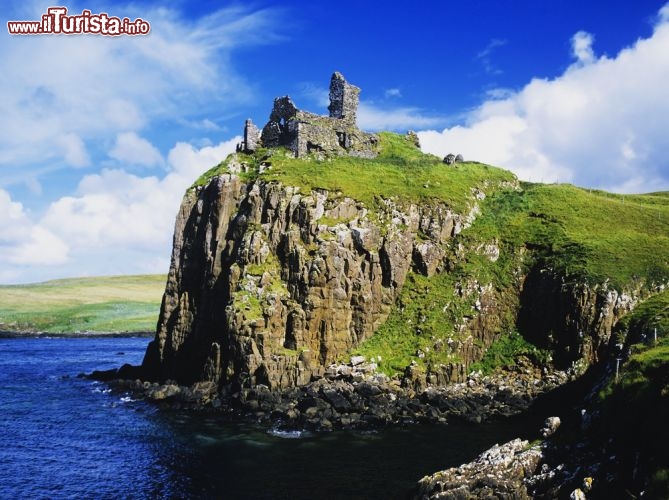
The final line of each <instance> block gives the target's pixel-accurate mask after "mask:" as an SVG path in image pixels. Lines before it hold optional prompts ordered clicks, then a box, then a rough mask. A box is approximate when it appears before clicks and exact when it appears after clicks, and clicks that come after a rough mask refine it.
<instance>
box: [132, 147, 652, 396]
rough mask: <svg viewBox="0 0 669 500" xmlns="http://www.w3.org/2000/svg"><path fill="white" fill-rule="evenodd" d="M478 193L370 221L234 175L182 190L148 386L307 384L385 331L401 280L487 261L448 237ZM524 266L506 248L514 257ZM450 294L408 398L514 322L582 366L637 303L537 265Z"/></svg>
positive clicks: (382, 211)
mask: <svg viewBox="0 0 669 500" xmlns="http://www.w3.org/2000/svg"><path fill="white" fill-rule="evenodd" d="M234 163H235V159H234V158H233V159H232V160H231V164H234ZM484 197H485V195H484V193H482V192H481V191H476V192H474V193H472V196H471V204H470V205H469V206H470V211H469V213H467V214H456V213H453V211H452V210H450V209H449V207H448V206H447V205H446V204H445V203H436V202H430V203H427V202H426V203H423V204H416V203H407V204H405V205H399V204H398V203H396V202H393V201H391V200H385V201H383V202H382V203H381V205H380V208H377V209H375V210H374V212H373V213H370V212H369V210H368V209H367V208H366V207H365V206H363V204H362V203H359V202H357V201H355V200H353V199H351V198H347V197H345V196H343V195H342V194H341V193H333V192H328V191H324V190H314V191H312V192H309V193H301V192H300V190H299V189H298V188H296V187H291V186H285V185H283V184H281V183H278V182H269V181H262V180H260V181H254V182H251V181H243V180H242V179H241V178H240V177H239V176H237V175H234V174H223V175H219V176H217V177H214V178H212V179H211V180H210V181H209V182H208V183H207V184H206V185H205V186H204V187H199V188H193V189H191V190H189V191H188V192H187V193H186V195H185V196H184V199H183V203H182V206H181V208H180V210H179V214H178V217H177V221H176V226H175V233H174V248H173V254H172V263H171V267H170V272H169V277H168V282H167V286H166V290H165V295H164V298H163V303H162V307H161V314H160V320H159V324H158V330H157V334H156V338H155V340H154V341H153V342H152V343H151V345H150V346H149V348H148V350H147V353H146V356H145V359H144V362H143V371H144V374H145V376H146V378H149V379H153V380H161V381H164V380H176V381H178V382H179V383H182V384H191V383H194V382H198V381H213V382H216V383H217V384H220V385H221V386H230V385H232V386H253V385H258V384H263V385H266V386H269V387H270V388H272V389H279V388H286V387H293V386H299V385H304V384H306V383H308V382H309V381H310V380H312V378H313V377H315V376H316V377H318V376H321V375H322V374H323V373H324V371H325V369H326V368H327V367H328V366H329V365H330V364H332V363H334V362H336V361H342V360H347V359H348V357H347V356H348V354H349V353H350V351H351V349H353V348H354V347H356V346H358V345H359V344H360V343H361V342H362V341H364V340H365V339H367V338H369V337H370V336H371V335H372V334H373V333H374V332H375V331H376V330H377V329H378V328H379V326H380V325H381V324H383V322H384V321H385V320H386V319H387V317H388V315H389V314H390V312H391V310H392V308H393V307H395V306H396V304H397V299H398V297H399V294H400V292H401V290H402V287H403V285H404V283H405V280H406V277H407V274H408V273H418V274H422V275H424V276H428V277H429V276H434V275H435V274H439V273H443V272H449V267H452V266H453V259H455V260H458V259H460V260H467V259H468V258H469V256H470V254H471V253H477V252H478V253H483V254H484V255H485V256H486V258H488V259H490V261H495V260H496V259H497V258H498V256H499V251H500V250H499V248H497V247H496V246H495V245H494V244H487V245H479V246H478V247H477V248H466V247H463V246H462V245H461V244H460V243H459V242H458V241H459V240H457V238H456V239H454V237H456V235H458V234H459V233H460V232H461V231H462V230H463V228H466V227H467V226H469V225H470V224H471V223H472V221H473V220H474V219H475V215H476V214H477V213H478V210H479V207H478V204H477V203H478V202H479V201H480V200H481V199H482V198H484ZM524 258H525V256H524V255H523V252H518V257H517V260H518V262H519V263H520V262H521V261H522V260H523V259H524ZM519 269H520V268H519ZM455 288H456V290H455V296H456V297H460V300H461V302H463V303H465V304H470V303H471V306H469V307H466V308H464V309H463V310H462V311H461V312H460V313H459V314H460V316H459V317H458V319H457V324H456V328H455V330H456V331H455V332H454V333H455V334H456V335H454V336H453V339H450V338H449V339H447V345H446V343H445V342H444V339H441V338H437V339H435V340H434V343H433V345H432V346H431V348H432V349H434V350H438V349H447V350H449V351H450V353H452V355H453V356H452V357H453V361H452V362H447V363H441V362H440V363H425V364H423V365H409V366H407V370H406V372H405V384H406V385H407V386H409V387H413V388H414V389H416V390H422V389H424V388H425V387H426V386H427V385H443V384H446V383H451V382H462V381H464V380H466V378H467V375H468V374H469V372H470V371H471V365H472V363H474V362H476V361H478V360H480V359H481V358H482V357H483V355H484V354H485V352H486V350H487V349H488V348H489V347H490V345H491V344H492V343H493V342H494V341H495V340H496V339H498V338H499V337H500V335H502V334H503V333H504V332H506V331H509V329H512V328H514V326H515V325H516V324H517V326H518V327H519V329H520V331H521V332H523V333H524V334H525V336H526V337H527V338H529V339H530V340H531V341H533V342H534V343H535V344H537V345H539V346H540V347H544V348H546V349H550V350H551V351H552V352H553V353H554V359H555V361H556V363H557V365H558V366H559V367H561V368H566V367H569V366H572V365H574V363H577V364H580V366H581V367H582V368H585V367H587V366H588V365H589V364H590V363H592V362H596V361H597V360H599V359H600V358H601V356H602V355H603V353H604V352H605V351H606V349H608V347H609V344H610V343H611V332H612V329H613V327H614V325H615V324H616V323H617V321H618V320H619V319H620V317H622V316H623V315H624V314H625V313H627V312H629V311H630V310H631V309H632V308H633V307H634V305H635V304H636V303H637V302H638V300H639V298H638V296H637V295H636V293H632V292H630V293H629V294H625V293H619V292H618V291H616V290H614V289H608V288H607V287H606V286H604V285H602V286H599V287H594V286H588V285H585V284H576V283H571V284H570V283H565V282H564V279H563V278H562V277H560V276H558V275H556V274H555V273H551V272H549V271H547V270H545V269H543V268H541V267H538V266H536V267H533V268H532V267H531V268H530V270H529V272H528V273H527V274H520V275H518V277H517V279H516V280H515V284H513V285H511V286H510V287H507V288H502V289H500V288H497V287H495V286H494V285H493V284H492V283H490V282H479V281H478V279H477V277H476V276H469V277H466V278H464V279H462V280H460V281H457V282H456V286H455ZM426 293H428V292H426ZM440 307H441V306H440ZM444 307H446V306H444ZM409 321H410V320H409ZM416 354H417V356H418V357H420V356H421V355H422V354H421V352H417V353H416Z"/></svg>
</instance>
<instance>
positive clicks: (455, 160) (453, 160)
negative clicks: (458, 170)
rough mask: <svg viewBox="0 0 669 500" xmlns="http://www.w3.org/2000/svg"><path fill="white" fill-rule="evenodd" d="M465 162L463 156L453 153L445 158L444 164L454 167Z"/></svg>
mask: <svg viewBox="0 0 669 500" xmlns="http://www.w3.org/2000/svg"><path fill="white" fill-rule="evenodd" d="M463 161H465V159H464V157H463V156H462V155H461V154H458V155H457V156H456V155H454V154H453V153H449V154H447V155H446V156H444V163H445V164H446V165H453V164H455V163H462V162H463Z"/></svg>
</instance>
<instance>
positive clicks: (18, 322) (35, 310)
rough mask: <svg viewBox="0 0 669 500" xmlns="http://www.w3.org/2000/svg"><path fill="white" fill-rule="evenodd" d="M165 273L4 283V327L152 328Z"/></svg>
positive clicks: (0, 312)
mask: <svg viewBox="0 0 669 500" xmlns="http://www.w3.org/2000/svg"><path fill="white" fill-rule="evenodd" d="M165 280H166V278H165V276H163V275H143V276H103V277H94V278H72V279H62V280H53V281H47V282H44V283H36V284H29V285H5V286H0V330H4V331H28V332H46V333H76V332H105V333H106V332H109V333H117V332H150V331H154V330H155V328H156V322H157V321H158V313H159V312H160V301H161V298H162V294H163V291H164V289H165Z"/></svg>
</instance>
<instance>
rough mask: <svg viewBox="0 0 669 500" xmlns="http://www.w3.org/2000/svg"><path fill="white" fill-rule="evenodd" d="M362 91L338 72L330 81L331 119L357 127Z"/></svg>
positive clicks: (329, 109)
mask: <svg viewBox="0 0 669 500" xmlns="http://www.w3.org/2000/svg"><path fill="white" fill-rule="evenodd" d="M359 102H360V89H359V88H358V87H356V86H355V85H351V84H350V83H348V82H347V81H346V80H345V79H344V76H343V75H342V74H341V73H339V72H338V71H336V72H335V73H334V74H333V75H332V78H331V79H330V105H329V106H328V111H329V112H330V118H337V119H339V120H344V121H345V122H346V123H349V124H350V125H353V126H356V120H357V117H356V115H357V112H358V103H359Z"/></svg>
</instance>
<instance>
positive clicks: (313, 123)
mask: <svg viewBox="0 0 669 500" xmlns="http://www.w3.org/2000/svg"><path fill="white" fill-rule="evenodd" d="M359 100H360V89H359V88H358V87H356V86H355V85H351V84H350V83H348V82H347V81H346V79H345V78H344V76H343V75H342V74H341V73H339V72H335V73H334V74H333V75H332V78H331V80H330V105H329V106H328V111H329V113H330V115H329V116H321V115H317V114H314V113H310V112H308V111H302V110H300V109H298V108H297V106H295V104H294V103H293V101H292V99H291V98H290V97H289V96H283V97H277V98H276V99H274V106H273V108H272V112H271V113H270V116H269V121H268V122H267V124H266V125H265V126H264V127H263V129H262V133H260V135H259V136H258V129H257V127H256V126H255V125H253V123H252V122H251V120H246V124H245V127H244V141H243V142H242V143H240V144H239V145H238V146H237V151H238V152H245V153H251V152H253V151H255V149H256V148H257V146H258V145H262V146H263V147H268V148H274V147H279V146H285V147H286V148H288V149H289V150H291V151H292V152H293V153H294V154H295V156H296V157H303V156H305V155H308V154H318V155H323V156H332V155H334V156H342V155H351V156H358V157H363V158H373V157H375V156H376V154H377V153H376V145H377V143H378V137H377V136H376V135H374V134H370V133H367V132H363V131H361V130H360V129H359V128H358V126H357V124H356V120H357V110H358V103H359Z"/></svg>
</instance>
